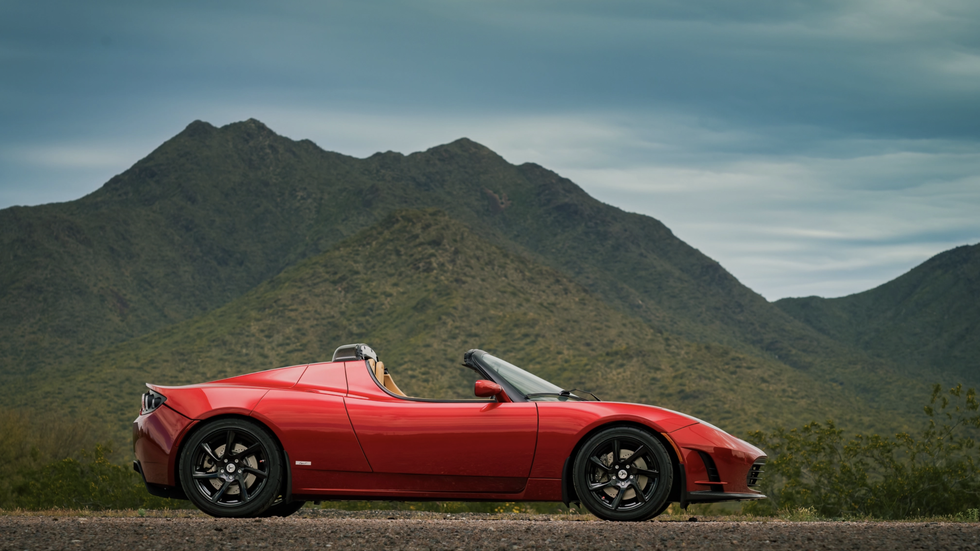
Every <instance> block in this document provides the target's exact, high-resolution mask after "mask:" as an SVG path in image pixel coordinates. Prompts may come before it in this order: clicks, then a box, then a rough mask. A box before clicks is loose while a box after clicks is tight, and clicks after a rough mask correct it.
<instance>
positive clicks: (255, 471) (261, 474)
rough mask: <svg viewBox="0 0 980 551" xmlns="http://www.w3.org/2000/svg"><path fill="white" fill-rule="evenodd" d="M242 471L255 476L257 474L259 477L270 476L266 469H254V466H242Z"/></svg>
mask: <svg viewBox="0 0 980 551" xmlns="http://www.w3.org/2000/svg"><path fill="white" fill-rule="evenodd" d="M242 472H243V473H249V474H254V475H255V476H257V477H259V478H269V473H268V472H266V471H260V470H258V469H253V468H252V467H243V468H242Z"/></svg>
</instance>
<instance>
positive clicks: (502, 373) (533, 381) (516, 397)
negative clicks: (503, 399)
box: [464, 349, 577, 402]
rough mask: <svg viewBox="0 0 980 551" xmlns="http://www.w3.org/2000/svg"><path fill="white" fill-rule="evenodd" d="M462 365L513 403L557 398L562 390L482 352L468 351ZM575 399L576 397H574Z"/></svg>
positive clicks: (549, 382) (524, 370)
mask: <svg viewBox="0 0 980 551" xmlns="http://www.w3.org/2000/svg"><path fill="white" fill-rule="evenodd" d="M464 365H466V366H467V367H472V368H474V369H476V370H477V371H479V372H481V373H483V374H484V375H486V376H487V377H489V378H490V379H491V380H493V382H495V383H497V384H498V385H500V386H501V387H503V389H504V392H506V393H507V396H508V397H509V398H510V399H511V400H513V401H515V402H533V401H539V400H537V399H536V398H538V397H530V398H529V397H528V395H534V394H546V395H554V396H558V395H559V394H560V393H562V392H563V391H564V389H563V388H561V387H559V386H558V385H556V384H554V383H552V382H551V381H547V380H545V379H543V378H541V377H538V376H537V375H535V374H533V373H531V372H529V371H527V370H526V369H522V368H520V367H518V366H516V365H514V364H512V363H510V362H508V361H506V360H503V359H501V358H498V357H497V356H494V355H492V354H488V353H487V352H484V351H483V350H477V349H474V350H470V351H469V352H467V353H466V355H465V356H464ZM575 398H577V397H575Z"/></svg>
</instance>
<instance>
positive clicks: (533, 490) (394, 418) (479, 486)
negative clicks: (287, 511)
mask: <svg viewBox="0 0 980 551" xmlns="http://www.w3.org/2000/svg"><path fill="white" fill-rule="evenodd" d="M147 386H148V387H149V388H150V389H151V390H153V391H155V392H158V393H159V394H161V395H163V396H165V397H166V402H165V403H164V404H163V405H162V406H160V407H158V408H157V409H155V410H153V411H152V412H150V413H141V415H140V417H139V418H138V419H137V420H136V421H135V423H134V425H133V439H134V451H135V453H136V457H137V458H138V460H139V462H138V463H139V465H140V466H141V472H142V473H143V475H144V478H145V480H146V482H147V483H149V484H155V485H159V486H164V487H173V486H175V485H177V484H178V482H177V480H176V476H175V473H176V462H177V458H178V456H179V453H180V443H181V441H182V439H183V438H184V437H185V436H186V435H187V434H188V433H189V432H190V431H191V430H193V428H194V426H195V425H196V424H198V423H201V422H203V421H205V420H207V419H210V418H213V417H216V416H222V415H238V416H243V417H252V418H253V419H255V420H256V421H258V422H260V423H262V424H263V425H265V426H266V427H268V429H269V430H270V431H271V432H273V433H274V434H275V436H276V438H277V439H278V440H279V443H280V444H281V445H282V447H283V449H284V451H285V454H286V456H287V458H288V467H289V470H290V475H291V476H290V479H291V492H292V495H293V497H294V498H298V499H324V498H365V497H375V498H386V497H387V498H396V499H397V498H404V499H409V498H415V499H481V500H507V501H514V500H526V501H562V500H563V499H566V498H567V496H566V491H567V487H568V486H566V485H564V482H566V481H567V476H568V473H567V464H568V463H569V462H570V458H572V457H573V456H574V453H575V450H576V446H577V445H578V444H579V443H581V442H582V441H583V439H585V438H587V437H588V435H590V434H591V433H592V432H593V431H595V430H596V429H599V428H601V427H605V426H608V425H610V424H630V425H635V426H643V427H647V428H649V430H650V431H651V432H654V433H656V434H657V435H659V437H661V439H662V440H664V441H665V443H666V444H669V448H670V449H671V451H672V455H677V454H679V457H677V458H676V459H677V460H678V463H679V464H678V466H679V467H680V469H681V470H680V473H679V476H680V477H681V480H682V481H683V488H684V490H686V493H685V495H686V494H690V495H691V496H694V498H697V499H701V500H703V501H718V500H721V499H726V495H728V494H731V498H734V499H745V498H751V497H754V496H759V497H761V494H759V493H758V492H756V491H755V490H753V489H751V488H749V487H748V486H747V481H746V476H747V474H748V472H749V469H751V468H752V466H753V464H754V463H755V462H757V461H759V460H760V459H764V458H765V454H764V453H763V452H762V451H761V450H759V449H758V448H755V447H754V446H752V445H750V444H748V443H746V442H743V441H741V440H739V439H737V438H735V437H732V436H730V435H728V434H726V433H724V432H723V431H720V430H718V429H716V428H714V427H711V426H710V425H707V424H703V423H701V422H700V421H699V420H697V419H695V418H693V417H690V416H688V415H684V414H682V413H677V412H674V411H670V410H666V409H662V408H657V407H653V406H645V405H640V404H627V403H616V402H583V401H571V400H569V401H514V402H510V401H504V400H483V399H474V400H456V401H435V400H421V399H415V398H405V397H401V396H396V395H395V394H392V393H391V392H389V391H388V390H386V389H383V388H382V386H381V385H380V384H379V383H378V381H377V379H376V378H375V377H374V375H373V374H372V370H371V369H370V368H369V366H368V362H366V361H365V360H355V361H338V362H324V363H313V364H308V365H299V366H293V367H286V368H281V369H274V370H269V371H263V372H259V373H253V374H249V375H243V376H240V377H233V378H230V379H224V380H220V381H214V382H211V383H204V384H199V385H189V386H183V387H166V386H157V385H147ZM702 453H703V454H707V455H708V456H710V459H709V460H708V461H713V463H714V468H715V470H716V471H717V476H716V480H709V472H708V470H709V469H708V468H707V466H706V463H705V460H704V459H703V457H702V455H701V454H702ZM719 478H720V479H719ZM704 482H710V484H703V483H704ZM178 490H179V488H178ZM698 492H701V493H700V494H699V493H698ZM736 494H738V495H740V496H741V497H737V496H736ZM698 496H700V497H698ZM694 498H692V499H694ZM679 500H680V501H681V502H682V503H684V500H685V496H683V495H682V496H680V498H679Z"/></svg>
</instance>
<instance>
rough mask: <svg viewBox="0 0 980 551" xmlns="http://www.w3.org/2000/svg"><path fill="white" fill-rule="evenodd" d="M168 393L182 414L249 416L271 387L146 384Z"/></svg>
mask: <svg viewBox="0 0 980 551" xmlns="http://www.w3.org/2000/svg"><path fill="white" fill-rule="evenodd" d="M146 386H147V387H149V388H150V389H151V390H153V391H155V392H159V393H160V394H162V395H164V396H166V397H167V401H166V404H167V405H168V406H169V407H170V408H171V409H173V410H174V411H176V412H178V413H180V414H181V415H183V416H185V417H187V418H190V419H196V420H199V421H202V420H204V419H211V418H213V417H217V416H219V415H242V416H244V417H248V416H249V414H251V413H252V410H253V409H255V406H256V405H258V403H259V401H260V400H262V397H263V396H265V394H266V393H267V392H269V389H266V388H243V387H240V386H221V385H214V386H210V385H209V386H204V385H195V386H159V385H151V384H148V385H146Z"/></svg>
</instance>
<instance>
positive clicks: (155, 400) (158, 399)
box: [140, 390, 167, 415]
mask: <svg viewBox="0 0 980 551" xmlns="http://www.w3.org/2000/svg"><path fill="white" fill-rule="evenodd" d="M166 401H167V397H166V396H164V395H163V394H160V393H159V392H153V391H152V390H148V391H146V394H144V395H143V405H142V407H141V408H140V415H146V414H147V413H151V412H152V411H153V410H155V409H157V408H158V407H160V406H162V405H163V403H164V402H166Z"/></svg>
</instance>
